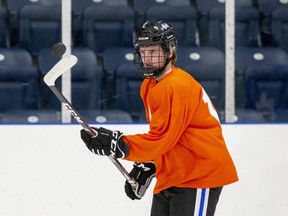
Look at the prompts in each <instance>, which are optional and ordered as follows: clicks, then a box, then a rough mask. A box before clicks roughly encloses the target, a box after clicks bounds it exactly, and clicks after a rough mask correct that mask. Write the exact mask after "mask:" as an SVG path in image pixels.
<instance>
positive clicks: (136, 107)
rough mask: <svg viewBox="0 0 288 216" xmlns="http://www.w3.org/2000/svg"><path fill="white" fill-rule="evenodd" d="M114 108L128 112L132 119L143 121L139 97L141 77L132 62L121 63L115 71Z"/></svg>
mask: <svg viewBox="0 0 288 216" xmlns="http://www.w3.org/2000/svg"><path fill="white" fill-rule="evenodd" d="M115 80H116V83H115V86H116V87H115V88H116V95H115V96H114V97H115V108H116V109H121V110H124V111H126V112H128V113H129V114H130V115H131V116H132V119H133V121H136V122H139V121H143V117H144V116H145V111H144V105H143V102H142V100H141V97H140V86H141V84H142V81H143V77H142V76H141V75H140V73H139V72H138V70H137V69H136V67H135V66H134V65H132V64H122V65H120V66H119V67H118V68H117V69H116V71H115Z"/></svg>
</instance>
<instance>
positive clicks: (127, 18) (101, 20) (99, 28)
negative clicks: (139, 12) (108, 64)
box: [82, 6, 134, 55]
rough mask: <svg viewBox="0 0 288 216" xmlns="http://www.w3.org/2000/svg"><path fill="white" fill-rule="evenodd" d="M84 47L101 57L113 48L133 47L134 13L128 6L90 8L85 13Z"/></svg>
mask: <svg viewBox="0 0 288 216" xmlns="http://www.w3.org/2000/svg"><path fill="white" fill-rule="evenodd" d="M82 22H83V23H82V27H83V32H82V36H83V46H85V47H88V48H90V49H92V50H93V51H94V52H95V53H97V55H101V54H102V52H103V51H104V49H105V48H107V47H111V46H120V47H125V46H132V45H133V44H132V42H133V41H132V38H133V31H134V11H133V9H132V8H130V7H126V6H117V7H113V6H89V7H87V8H86V9H85V10H84V11H83V20H82Z"/></svg>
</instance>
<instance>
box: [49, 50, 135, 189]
mask: <svg viewBox="0 0 288 216" xmlns="http://www.w3.org/2000/svg"><path fill="white" fill-rule="evenodd" d="M77 61H78V59H77V57H76V56H74V55H67V56H65V57H63V58H62V59H61V60H60V61H58V62H57V63H56V64H55V65H54V66H53V67H52V69H51V70H50V71H48V73H47V74H46V75H45V76H44V78H43V79H44V82H45V84H46V85H47V86H48V87H49V88H50V89H51V90H52V92H53V93H54V94H55V95H56V96H57V97H58V99H59V100H60V101H61V103H62V104H63V105H64V106H65V107H66V108H67V109H68V110H69V112H70V114H71V115H72V116H73V117H74V118H75V119H76V121H77V122H78V123H79V124H80V125H81V126H82V127H83V128H84V129H85V130H86V131H88V132H89V133H90V134H91V135H93V136H97V135H98V134H97V132H96V131H95V130H93V129H92V128H91V127H90V126H89V125H88V124H87V123H86V122H85V120H84V119H83V118H82V116H81V115H80V114H79V113H78V111H77V110H76V109H75V108H74V107H73V105H72V104H71V103H70V102H69V101H68V100H67V99H66V98H65V96H64V95H63V94H62V93H61V92H60V91H59V90H58V88H57V87H56V86H55V81H56V80H57V78H58V77H60V76H62V75H63V74H64V73H65V72H66V71H68V70H69V69H71V68H72V67H73V66H74V65H75V64H76V63H77ZM108 157H109V159H110V160H111V161H112V163H113V164H114V165H115V166H116V167H117V169H118V170H119V171H120V172H121V173H122V175H123V176H124V177H125V178H126V180H127V181H128V182H129V184H130V185H131V186H132V188H133V189H135V188H137V184H138V183H137V182H136V181H135V180H134V179H133V178H132V177H131V176H130V175H129V173H128V172H127V170H126V169H125V168H124V167H123V166H122V164H121V163H120V162H119V161H118V160H117V159H116V158H114V157H113V156H112V155H110V156H108Z"/></svg>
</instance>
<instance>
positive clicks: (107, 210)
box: [0, 124, 288, 216]
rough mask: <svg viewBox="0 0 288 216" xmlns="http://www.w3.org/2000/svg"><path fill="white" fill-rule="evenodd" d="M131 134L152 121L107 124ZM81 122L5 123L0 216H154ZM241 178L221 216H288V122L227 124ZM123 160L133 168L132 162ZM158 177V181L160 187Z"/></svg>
mask: <svg viewBox="0 0 288 216" xmlns="http://www.w3.org/2000/svg"><path fill="white" fill-rule="evenodd" d="M105 127H107V128H110V129H119V130H121V131H123V132H125V133H127V134H128V133H129V134H133V133H140V132H145V131H147V129H148V127H147V125H105ZM79 130H80V126H79V125H72V126H71V125H40V126H39V125H37V126H36V125H17V126H16V125H1V126H0V215H3V216H8V215H9V216H21V215H29V216H39V215H41V216H51V215H65V216H92V215H93V216H95V215H97V216H98V215H99V216H110V215H111V216H112V215H113V216H114V215H125V216H135V215H137V216H148V215H149V211H150V204H151V198H152V187H153V185H152V187H151V188H150V189H149V190H148V191H147V194H146V195H145V197H144V198H143V199H142V200H141V201H131V200H130V199H129V198H127V197H126V195H125V193H124V181H125V179H124V177H123V176H122V175H121V174H120V173H119V171H118V170H117V169H116V168H115V167H114V165H113V164H112V163H111V162H110V160H109V159H108V158H106V157H99V156H95V155H93V154H92V153H90V152H89V151H88V150H87V149H86V147H85V145H84V144H83V143H82V141H81V139H80V136H79ZM223 131H224V136H225V138H226V141H227V145H228V148H229V150H230V152H231V155H232V157H233V158H234V161H235V164H236V166H237V169H238V172H239V177H240V181H239V182H237V183H235V184H232V185H229V186H227V187H225V188H224V190H223V193H222V196H221V198H220V202H219V205H218V209H217V212H216V216H217V215H218V216H220V215H221V216H231V215H233V216H250V215H251V216H252V215H253V216H254V215H261V216H268V215H269V216H271V215H279V216H286V215H288V202H287V195H288V189H287V182H288V159H287V152H288V135H287V132H288V125H287V124H286V125H284V124H283V125H261V124H260V125H233V124H231V125H223ZM121 163H122V164H123V165H124V166H125V167H126V168H127V170H129V171H130V169H131V167H132V163H131V162H127V161H122V160H121ZM154 183H155V182H153V184H154Z"/></svg>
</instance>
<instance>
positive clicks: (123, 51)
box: [103, 47, 134, 75]
mask: <svg viewBox="0 0 288 216" xmlns="http://www.w3.org/2000/svg"><path fill="white" fill-rule="evenodd" d="M133 60H134V48H133V47H108V48H107V49H105V50H104V52H103V68H104V70H105V72H106V73H107V74H110V75H111V74H112V75H113V74H114V73H115V71H116V69H117V67H119V66H120V65H122V64H133Z"/></svg>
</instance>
